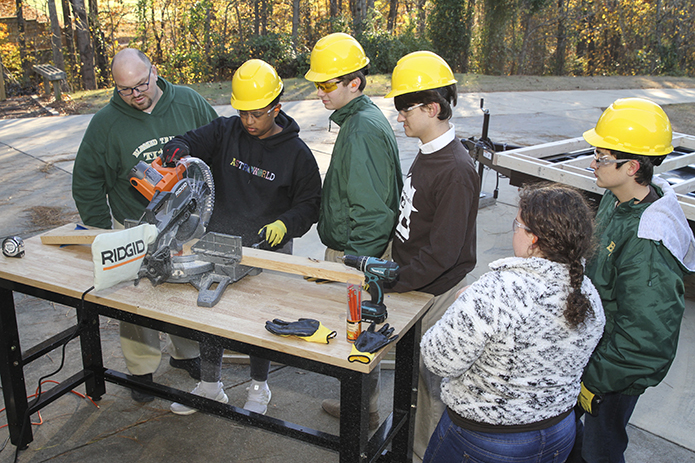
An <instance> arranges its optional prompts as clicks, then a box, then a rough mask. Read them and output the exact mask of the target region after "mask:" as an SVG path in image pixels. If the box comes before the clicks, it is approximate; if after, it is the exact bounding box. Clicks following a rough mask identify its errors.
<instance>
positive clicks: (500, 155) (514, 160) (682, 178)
mask: <svg viewBox="0 0 695 463" xmlns="http://www.w3.org/2000/svg"><path fill="white" fill-rule="evenodd" d="M463 142H464V144H465V143H466V140H464V141H463ZM471 143H472V144H475V145H476V148H477V149H473V150H471V155H472V156H473V157H474V159H475V160H476V161H478V162H479V163H480V164H481V165H483V166H487V167H489V168H491V169H493V170H495V171H497V172H498V173H499V174H502V175H504V176H506V177H508V178H509V180H510V184H511V185H513V186H522V185H523V184H525V183H528V182H535V181H539V180H545V181H552V182H558V183H563V184H566V185H570V186H573V187H576V188H579V189H581V190H584V191H585V192H587V196H588V197H589V199H592V200H597V199H598V198H600V197H601V196H602V195H603V192H604V191H605V190H604V189H603V188H599V187H598V186H596V179H595V177H594V174H593V170H592V169H591V168H590V167H589V164H591V160H592V159H593V156H594V153H593V150H594V148H593V146H591V145H589V143H587V142H586V141H585V140H584V138H583V137H577V138H571V139H568V140H561V141H557V142H551V143H544V144H541V145H534V146H528V147H523V148H515V149H511V150H504V148H505V147H504V145H500V144H494V150H493V149H490V148H489V147H488V148H484V147H483V146H481V144H480V143H475V142H474V141H472V142H471ZM673 146H674V147H675V149H674V151H673V153H671V154H669V155H668V156H667V158H666V159H665V160H664V162H663V163H662V164H661V165H660V166H658V167H655V168H654V174H655V175H658V176H660V177H661V178H663V179H664V180H666V181H668V182H669V183H670V184H671V186H672V187H673V189H674V191H675V192H676V196H677V197H678V202H679V203H680V205H681V207H682V208H683V212H684V213H685V216H686V218H687V219H688V222H689V223H690V226H691V228H693V227H695V136H693V135H686V134H683V133H677V132H674V133H673ZM500 148H501V149H500Z"/></svg>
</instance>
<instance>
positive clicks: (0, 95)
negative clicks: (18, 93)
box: [0, 53, 7, 101]
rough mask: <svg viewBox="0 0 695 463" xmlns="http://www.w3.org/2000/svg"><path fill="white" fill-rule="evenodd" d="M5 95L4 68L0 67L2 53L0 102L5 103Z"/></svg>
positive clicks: (0, 54)
mask: <svg viewBox="0 0 695 463" xmlns="http://www.w3.org/2000/svg"><path fill="white" fill-rule="evenodd" d="M6 99H7V94H6V93H5V66H3V65H2V53H0V101H5V100H6Z"/></svg>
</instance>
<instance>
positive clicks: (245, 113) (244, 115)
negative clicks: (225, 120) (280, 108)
mask: <svg viewBox="0 0 695 463" xmlns="http://www.w3.org/2000/svg"><path fill="white" fill-rule="evenodd" d="M275 108H277V105H276V106H273V107H272V108H270V109H269V110H268V111H266V112H263V111H256V112H253V113H252V112H249V111H237V113H238V114H239V117H240V118H242V119H248V118H249V117H251V118H253V119H255V120H258V119H260V118H261V117H263V116H265V115H269V114H270V113H272V112H273V111H274V110H275Z"/></svg>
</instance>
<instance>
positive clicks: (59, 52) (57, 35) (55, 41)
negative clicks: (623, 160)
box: [48, 0, 65, 71]
mask: <svg viewBox="0 0 695 463" xmlns="http://www.w3.org/2000/svg"><path fill="white" fill-rule="evenodd" d="M48 17H49V19H50V21H51V49H52V50H53V65H54V66H55V67H57V68H60V69H62V70H63V71H65V61H64V60H63V40H62V38H63V34H62V31H61V30H60V23H59V22H58V11H57V10H56V4H55V0H48Z"/></svg>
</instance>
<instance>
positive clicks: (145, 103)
mask: <svg viewBox="0 0 695 463" xmlns="http://www.w3.org/2000/svg"><path fill="white" fill-rule="evenodd" d="M128 104H129V105H130V106H131V107H133V108H135V109H137V110H138V111H147V110H148V109H149V108H150V107H151V106H152V98H150V97H149V96H145V99H144V100H142V102H140V103H136V102H135V101H131V102H130V103H128Z"/></svg>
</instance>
